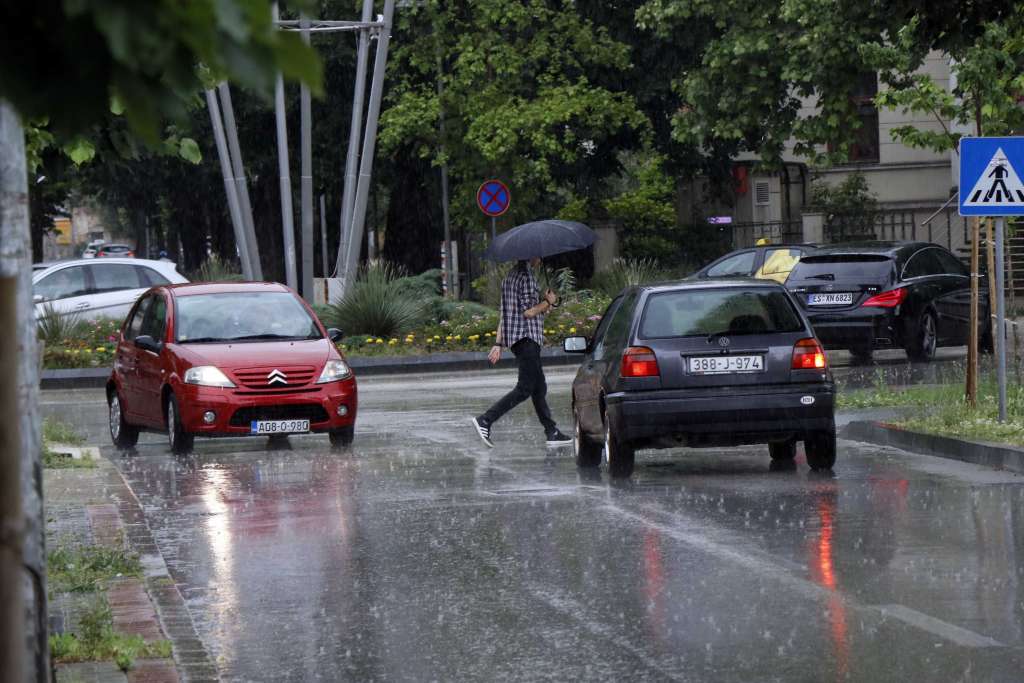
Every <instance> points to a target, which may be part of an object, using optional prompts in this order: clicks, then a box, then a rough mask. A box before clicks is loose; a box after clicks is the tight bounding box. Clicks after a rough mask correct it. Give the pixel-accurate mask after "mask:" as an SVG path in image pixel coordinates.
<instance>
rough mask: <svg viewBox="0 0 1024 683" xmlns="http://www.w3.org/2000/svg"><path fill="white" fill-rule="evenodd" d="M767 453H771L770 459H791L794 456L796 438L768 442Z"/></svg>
mask: <svg viewBox="0 0 1024 683" xmlns="http://www.w3.org/2000/svg"><path fill="white" fill-rule="evenodd" d="M768 453H770V454H771V456H772V460H792V459H793V458H795V457H796V439H789V440H788V441H776V442H774V443H769V444H768Z"/></svg>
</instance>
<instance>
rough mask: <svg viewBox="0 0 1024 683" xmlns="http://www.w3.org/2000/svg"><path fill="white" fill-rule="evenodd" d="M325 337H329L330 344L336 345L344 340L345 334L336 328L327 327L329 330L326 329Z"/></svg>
mask: <svg viewBox="0 0 1024 683" xmlns="http://www.w3.org/2000/svg"><path fill="white" fill-rule="evenodd" d="M327 336H328V337H330V339H331V341H332V342H334V343H335V344H337V343H338V342H340V341H341V340H342V339H344V337H345V334H344V333H343V332H342V331H341V330H339V329H338V328H337V327H329V328H327Z"/></svg>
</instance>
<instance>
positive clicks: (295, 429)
mask: <svg viewBox="0 0 1024 683" xmlns="http://www.w3.org/2000/svg"><path fill="white" fill-rule="evenodd" d="M308 431H309V420H253V421H252V422H251V423H250V430H249V433H250V434H300V433H302V432H308Z"/></svg>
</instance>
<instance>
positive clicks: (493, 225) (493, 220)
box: [491, 216, 498, 244]
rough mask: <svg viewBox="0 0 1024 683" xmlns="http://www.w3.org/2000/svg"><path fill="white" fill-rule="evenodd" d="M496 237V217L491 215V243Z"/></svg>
mask: <svg viewBox="0 0 1024 683" xmlns="http://www.w3.org/2000/svg"><path fill="white" fill-rule="evenodd" d="M497 237H498V219H497V218H495V217H494V216H491V243H492V244H493V243H494V240H495V238H497Z"/></svg>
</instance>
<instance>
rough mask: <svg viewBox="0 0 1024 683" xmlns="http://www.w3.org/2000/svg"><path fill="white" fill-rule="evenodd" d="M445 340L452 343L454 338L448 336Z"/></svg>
mask: <svg viewBox="0 0 1024 683" xmlns="http://www.w3.org/2000/svg"><path fill="white" fill-rule="evenodd" d="M444 340H445V341H451V340H452V337H451V335H448V336H447V337H445V338H444Z"/></svg>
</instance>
